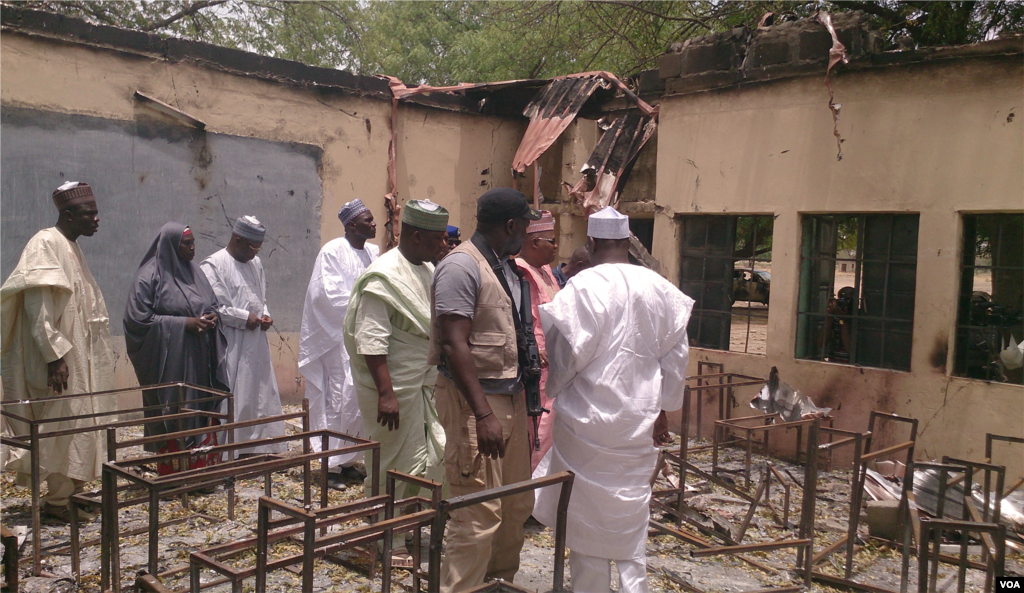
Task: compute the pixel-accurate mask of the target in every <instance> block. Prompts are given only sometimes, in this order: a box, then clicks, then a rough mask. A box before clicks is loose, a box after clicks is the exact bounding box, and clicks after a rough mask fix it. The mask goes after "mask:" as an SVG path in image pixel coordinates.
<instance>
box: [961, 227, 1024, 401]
mask: <svg viewBox="0 0 1024 593" xmlns="http://www.w3.org/2000/svg"><path fill="white" fill-rule="evenodd" d="M1010 217H1014V218H1015V217H1022V218H1024V213H1022V212H961V213H960V227H961V232H960V265H959V272H960V286H959V290H958V291H957V315H956V325H955V326H954V332H953V336H954V338H953V370H952V372H951V373H950V374H951V375H952V376H954V377H960V378H964V379H974V380H977V381H998V379H997V378H994V377H992V376H987V377H986V378H978V377H970V376H968V375H967V369H966V364H962V362H961V355H962V354H963V352H964V348H965V347H966V344H964V343H963V341H962V340H961V339H960V336H961V332H962V331H964V330H967V331H991V330H992V329H993V327H992V326H986V325H972V324H971V295H973V293H974V282H973V279H974V277H975V275H976V274H977V272H978V270H989V271H990V272H991V273H992V278H993V291H994V288H995V287H994V283H995V273H996V271H997V270H1005V271H1009V272H1014V271H1016V272H1021V273H1022V274H1024V265H1021V266H1004V265H1002V261H1000V256H1001V251H1000V250H999V249H998V248H995V249H993V252H992V263H991V264H990V265H987V266H986V265H978V263H977V251H976V250H974V249H973V248H972V249H971V251H970V254H971V255H973V261H971V262H968V261H966V258H967V255H968V241H967V239H968V237H967V234H968V232H971V231H970V230H969V227H968V219H969V218H971V219H975V222H974V229H973V232H974V236H973V238H972V242H977V239H978V232H977V224H978V221H979V220H980V219H982V218H991V219H993V220H995V221H996V222H997V225H998V226H997V229H998V230H997V237H996V240H995V241H994V242H993V246H998V245H1001V244H1002V243H1003V230H1004V229H1005V228H1006V226H1008V225H1009V224H1012V223H1013V222H1014V221H1013V220H1012V218H1010ZM968 271H970V272H969V273H970V276H971V279H972V281H971V286H970V294H967V295H965V294H964V290H965V286H964V277H965V275H966V274H968ZM965 298H966V301H965ZM965 316H966V319H965ZM999 331H1000V333H1002V331H1003V330H1002V328H1000V329H999ZM998 382H1001V381H998Z"/></svg>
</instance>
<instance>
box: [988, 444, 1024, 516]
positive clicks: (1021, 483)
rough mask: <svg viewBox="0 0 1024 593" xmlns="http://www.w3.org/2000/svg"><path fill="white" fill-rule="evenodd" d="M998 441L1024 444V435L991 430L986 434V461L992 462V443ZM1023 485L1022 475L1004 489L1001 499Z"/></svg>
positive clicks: (1023, 477)
mask: <svg viewBox="0 0 1024 593" xmlns="http://www.w3.org/2000/svg"><path fill="white" fill-rule="evenodd" d="M996 442H1003V443H1011V444H1017V445H1024V437H1012V436H1007V435H1001V434H993V433H991V432H990V433H987V434H986V435H985V462H986V463H992V445H993V444H994V443H996ZM1022 485H1024V476H1022V477H1021V478H1020V479H1019V480H1018V481H1017V482H1016V483H1014V484H1013V485H1011V486H1010V487H1009V488H1007V489H1006V490H1005V491H1002V492H1000V493H999V499H1000V501H1002V499H1003V498H1005V497H1006V495H1007V494H1009V493H1011V492H1013V491H1014V490H1016V489H1017V488H1020V487H1021V486H1022ZM996 516H999V513H998V512H997V513H996Z"/></svg>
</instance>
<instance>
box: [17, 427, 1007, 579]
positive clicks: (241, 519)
mask: <svg viewBox="0 0 1024 593" xmlns="http://www.w3.org/2000/svg"><path fill="white" fill-rule="evenodd" d="M289 429H290V430H294V427H289ZM692 459H695V460H696V463H697V465H698V466H700V467H703V468H710V453H709V452H704V453H698V454H696V455H694V456H693V457H692ZM742 459H743V457H742V453H741V452H740V451H738V450H726V451H725V452H724V456H723V462H722V467H724V469H725V470H727V474H726V475H734V476H737V481H738V482H740V483H742V479H739V477H738V473H737V472H738V470H740V469H742V466H743V461H742ZM767 461H771V462H772V463H774V464H775V466H776V468H777V469H779V470H780V471H781V472H783V473H789V474H791V475H792V476H793V477H795V478H796V479H797V480H796V481H799V480H800V479H802V476H803V470H802V469H801V468H800V467H798V466H796V465H793V464H790V463H787V462H785V461H780V460H769V459H766V458H764V457H761V456H757V455H755V459H754V463H753V468H754V470H753V471H754V481H755V483H757V482H758V481H759V480H760V473H761V472H762V471H764V467H765V463H766V462H767ZM819 476H820V477H819V488H818V497H817V503H816V513H815V514H816V516H817V519H816V527H817V529H816V542H815V549H816V550H819V551H820V550H821V549H823V548H824V547H825V546H826V545H827V544H828V543H831V542H833V541H835V540H836V539H838V538H839V537H841V536H842V535H843V534H844V533H845V532H846V525H847V522H846V518H847V515H848V509H849V504H848V496H849V480H850V473H849V471H845V470H842V469H837V470H835V471H831V472H821V473H820V474H819ZM687 483H688V484H689V485H691V486H693V487H694V490H693V492H691V493H690V495H689V503H690V506H691V507H692V508H693V509H694V510H695V511H696V513H697V514H695V515H694V517H695V518H696V519H698V520H700V521H702V522H704V523H706V524H707V525H708V526H709V527H712V528H714V526H715V525H717V526H718V527H717V528H719V529H723V528H724V529H728V530H730V531H731V532H732V533H733V534H734V535H735V534H736V530H737V527H738V526H739V525H740V523H741V521H742V518H743V516H744V515H745V514H746V511H747V505H746V503H744V502H743V501H742V500H741V499H739V498H736V497H735V496H734V495H732V494H731V493H729V492H728V491H725V490H723V489H720V488H718V487H711V486H710V485H709V484H708V483H706V482H703V481H702V480H699V479H696V478H695V477H692V476H691V477H690V478H689V479H688V482H687ZM667 484H668V483H667V482H666V480H665V478H664V477H662V478H660V480H659V483H658V486H657V487H656V489H660V488H666V487H667ZM799 492H800V490H799V488H798V487H796V486H794V487H793V494H792V498H793V500H792V501H791V508H790V518H791V522H793V521H796V520H797V519H798V517H799V504H800V500H799V499H800V494H799ZM0 494H2V497H3V522H4V524H5V525H6V526H8V527H13V526H27V525H30V523H31V519H30V512H29V510H30V504H29V490H28V489H26V488H20V487H17V486H15V485H14V479H13V474H11V473H9V472H8V473H5V474H4V475H3V476H2V478H0ZM262 494H263V484H262V480H246V481H239V482H238V483H237V484H236V497H237V504H236V513H237V515H236V520H235V521H228V520H226V500H225V493H224V492H223V490H222V489H218V491H217V492H216V493H214V494H211V495H207V496H200V497H196V498H193V503H192V506H193V510H194V511H199V512H201V513H203V514H205V515H208V516H210V517H214V518H221V520H217V521H212V520H210V519H209V518H201V517H193V518H191V519H189V520H188V521H186V522H185V523H182V524H179V525H174V526H170V527H166V528H164V529H162V530H161V533H160V565H161V570H166V569H167V568H170V567H173V566H176V565H181V564H184V563H187V561H188V554H189V552H190V551H192V550H195V549H201V548H204V547H207V546H211V545H214V544H218V543H223V542H230V541H237V540H240V539H244V538H247V537H253V529H254V527H255V523H256V506H257V500H258V497H259V496H261V495H262ZM361 496H362V488H361V486H360V485H359V484H350V485H349V487H348V489H346V490H344V491H342V492H336V491H332V492H331V493H330V503H331V504H338V503H341V502H342V501H348V500H354V499H356V498H359V497H361ZM274 497H275V498H278V499H281V500H284V501H286V502H290V503H293V504H298V505H300V506H301V499H302V490H301V474H300V473H299V471H298V470H292V471H289V472H287V473H285V474H278V475H276V476H275V478H274ZM316 497H317V493H316V491H315V490H314V499H315V498H316ZM782 497H783V492H782V489H781V488H779V487H774V488H773V489H772V491H771V499H772V502H773V506H774V507H775V508H776V509H778V510H779V511H780V512H781V509H782V508H783V498H782ZM187 514H188V513H187V512H186V511H185V510H184V509H183V508H182V506H181V504H180V501H179V500H177V499H174V500H171V499H168V500H164V501H161V504H160V515H161V517H162V518H163V519H170V518H175V517H180V516H184V515H187ZM146 517H147V508H146V505H140V506H136V507H131V508H126V509H123V510H122V511H121V515H120V522H121V526H122V528H123V529H126V528H129V527H133V526H140V525H144V524H145V519H146ZM655 518H656V519H659V520H661V521H663V522H665V523H670V522H671V518H664V517H660V516H658V515H657V514H656V515H655ZM98 534H99V522H98V521H97V522H93V523H91V524H88V525H87V526H86V527H85V529H84V535H83V537H84V538H86V539H90V538H94V537H97V536H98ZM795 535H796V532H795V528H792V526H791V528H790V529H783V528H781V527H780V526H779V525H778V524H777V523H776V521H775V520H774V519H773V518H772V515H771V514H770V513H769V512H768V511H767V510H766V509H765V508H764V507H761V508H760V509H759V510H758V511H757V513H755V515H754V517H753V520H752V521H751V524H750V528H749V529H748V531H747V533H746V537H745V539H744V540H743V543H754V542H767V541H771V540H775V539H780V538H791V537H795ZM859 535H860V537H861V538H862V540H863V543H864V545H863V549H862V550H861V551H860V552H859V553H858V554H857V556H856V564H855V566H856V568H855V571H854V579H855V580H858V581H861V582H864V583H868V584H871V585H874V586H877V587H882V588H885V589H889V590H891V591H898V590H899V573H900V562H901V556H900V554H899V553H898V552H897V551H895V550H893V549H892V548H890V547H889V546H887V545H884V544H879V543H877V541H876V540H870V539H869V538H868V535H867V528H866V526H864V525H863V523H862V527H861V530H860V534H859ZM68 539H69V531H68V527H67V526H66V525H62V524H60V523H57V522H54V521H52V520H44V525H43V533H42V541H43V544H44V547H52V546H57V545H61V544H66V543H67V541H68ZM147 543H148V537H147V536H146V535H140V536H134V537H126V538H122V540H121V567H122V577H123V581H122V582H123V584H124V586H125V588H124V590H125V591H129V592H131V591H134V588H133V587H131V586H130V585H131V584H132V582H133V581H134V575H135V574H136V573H137V572H138V571H139V570H141V569H142V568H144V566H145V564H146V544H147ZM553 548H554V538H553V533H552V531H551V530H550V529H548V528H546V527H543V526H540V525H537V524H534V523H531V524H530V525H529V526H528V528H527V541H526V545H525V546H524V549H523V552H522V564H521V568H520V572H519V574H518V575H517V577H516V584H518V585H520V586H523V587H526V588H529V589H536V590H540V591H548V590H550V588H551V585H552V581H551V575H552V570H553V563H554V558H553ZM299 549H300V548H299V546H298V545H297V544H294V543H290V542H288V543H282V544H279V545H278V546H277V547H275V548H274V549H273V556H275V557H277V556H278V555H283V554H285V553H294V552H297V551H299ZM693 549H694V548H693V547H692V546H690V545H688V544H685V543H683V542H681V541H679V540H676V539H674V538H672V537H669V536H652V537H650V539H649V540H648V576H649V583H650V588H651V590H652V591H701V592H707V593H713V592H722V593H725V592H736V591H752V590H757V589H763V588H767V587H776V586H785V585H791V584H796V583H797V582H798V580H797V576H796V575H795V573H794V572H793V571H792V568H793V566H794V552H793V551H792V550H782V551H776V552H768V553H751V554H750V556H751V557H752V558H755V559H756V560H758V561H759V562H761V563H763V564H766V565H768V566H769V567H770V570H771V572H766V571H762V570H758V569H755V568H753V567H752V566H750V565H748V564H746V563H744V562H742V561H740V560H738V559H736V558H734V557H732V556H718V557H707V558H692V557H691V556H690V551H691V550H693ZM21 553H22V555H23V557H24V556H28V555H30V553H31V543H30V542H29V541H26V542H25V543H24V544H23V545H22V548H21ZM842 558H843V557H842V556H841V555H833V556H831V557H830V558H829V559H827V560H826V561H824V562H823V563H821V564H819V565H818V567H817V568H818V570H821V571H823V572H827V573H831V574H834V575H840V574H842ZM355 562H356V563H357V564H358V563H360V562H362V563H363V565H364V566H365V562H364V561H362V560H361V559H355ZM237 563H238V564H240V565H251V564H252V563H254V555H253V554H252V553H251V552H249V553H246V554H244V555H242V556H241V557H240V558H238V560H237ZM911 566H912V570H911V575H912V577H911V584H910V587H911V590H914V589H916V577H914V576H913V575H914V570H913V568H914V567H916V564H912V565H911ZM1008 566H1009V567H1010V568H1011V570H1013V571H1015V572H1017V573H1024V565H1022V559H1021V558H1020V557H1019V556H1011V557H1010V559H1009V561H1008ZM44 570H45V571H46V572H48V573H50V574H52V575H54V577H56V578H30V579H26V580H24V581H23V582H24V585H23V587H22V590H23V591H26V592H29V593H34V592H39V593H44V592H45V593H57V592H70V591H74V590H76V589H75V588H73V587H72V586H71V583H72V581H71V580H70V577H71V570H70V558H69V555H68V553H67V552H63V553H60V554H58V555H54V556H48V557H45V558H44ZM82 572H83V578H82V582H81V587H80V588H79V589H77V590H80V591H98V590H99V547H98V546H93V547H89V548H86V549H85V551H84V553H83V558H82ZM315 572H316V583H315V585H316V586H315V590H316V591H318V592H342V591H357V592H364V591H366V592H368V591H379V590H380V580H379V576H378V578H377V579H375V580H374V581H371V580H370V579H369V578H367V576H366V574H365V573H364V572H361V571H358V570H352V569H350V568H347V567H345V566H342V565H339V564H336V563H333V562H329V561H318V562H317V565H316V569H315ZM968 572H969V574H968V578H969V582H968V588H967V590H968V591H980V590H981V588H982V583H983V580H982V574H981V573H980V572H979V571H975V570H971V571H968ZM22 574H23V575H24V574H26V567H24V566H23V572H22ZM394 574H395V579H396V582H397V585H396V586H395V587H394V590H396V591H403V590H405V591H408V590H411V578H410V577H409V575H408V573H407V572H405V571H400V570H396V572H395V573H394ZM567 576H568V570H567ZM212 578H213V575H212V574H211V573H208V572H206V573H204V574H203V580H204V581H208V580H211V579H212ZM954 579H955V575H954V572H953V569H952V567H946V566H943V567H942V568H941V570H940V586H939V590H940V591H953V590H955V582H954ZM680 581H682V582H684V583H686V585H685V586H684V585H680V584H679V582H680ZM164 582H165V584H166V585H168V586H170V587H173V588H182V589H187V587H188V579H187V573H182V574H181V575H178V576H177V577H173V578H167V579H165V580H164ZM300 582H301V581H300V579H299V577H298V576H297V575H296V574H294V573H292V572H289V571H287V570H279V571H275V572H273V573H271V574H270V575H269V590H271V591H293V590H297V589H298V588H299V586H300ZM208 590H210V591H214V592H222V591H229V590H230V589H229V587H228V586H227V585H221V586H217V587H214V588H211V589H208ZM251 590H252V581H251V580H250V581H248V582H247V583H246V586H245V591H251ZM812 590H815V591H832V590H833V589H831V588H829V587H822V586H819V585H817V584H816V585H815V586H814V587H813V588H812Z"/></svg>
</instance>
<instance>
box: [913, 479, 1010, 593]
mask: <svg viewBox="0 0 1024 593" xmlns="http://www.w3.org/2000/svg"><path fill="white" fill-rule="evenodd" d="M940 500H941V499H940ZM944 531H959V532H960V533H961V534H962V535H961V544H960V563H959V564H960V569H959V574H958V579H957V591H958V592H960V593H962V592H963V590H964V581H965V578H964V577H965V575H966V572H967V562H966V559H967V553H966V548H967V533H968V532H972V531H973V532H979V533H981V534H982V541H983V542H985V543H984V545H983V546H982V548H983V549H988V548H989V547H990V546H991V547H992V549H991V550H990V554H991V558H990V561H989V568H988V569H987V570H986V571H985V589H984V590H985V591H988V592H993V593H994V591H995V582H996V579H995V578H993V577H994V576H1002V575H1003V574H1004V573H1005V570H1006V565H1005V562H1006V558H1005V553H1004V552H1005V550H1006V526H1005V525H1002V524H996V523H976V522H974V521H950V520H946V519H928V518H927V517H926V518H923V519H921V539H920V543H919V545H918V552H917V556H918V558H917V561H918V573H917V575H918V576H917V579H918V580H917V590H918V593H935V586H936V583H937V581H938V578H936V577H937V575H938V570H939V561H940V560H942V558H941V556H942V554H941V548H940V543H941V541H942V533H943V532H944ZM932 542H934V545H931V546H930V545H929V544H930V543H932ZM905 556H906V554H905ZM929 564H930V565H931V570H929ZM904 581H906V579H904Z"/></svg>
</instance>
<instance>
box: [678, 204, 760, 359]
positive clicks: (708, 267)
mask: <svg viewBox="0 0 1024 593" xmlns="http://www.w3.org/2000/svg"><path fill="white" fill-rule="evenodd" d="M773 223H774V218H773V217H772V216H718V215H692V216H690V215H688V216H683V217H681V226H682V253H681V262H680V266H681V267H680V274H679V288H680V290H682V291H683V292H684V293H686V295H687V296H689V297H690V298H692V299H693V300H694V301H695V303H694V307H693V315H692V317H691V318H690V324H689V326H688V327H687V331H688V333H689V336H690V344H691V345H692V346H696V347H700V348H711V349H715V350H728V351H730V352H746V353H749V354H764V353H765V344H766V341H767V332H768V296H769V294H770V293H771V277H772V275H771V269H772V266H771V253H772V227H773Z"/></svg>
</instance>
